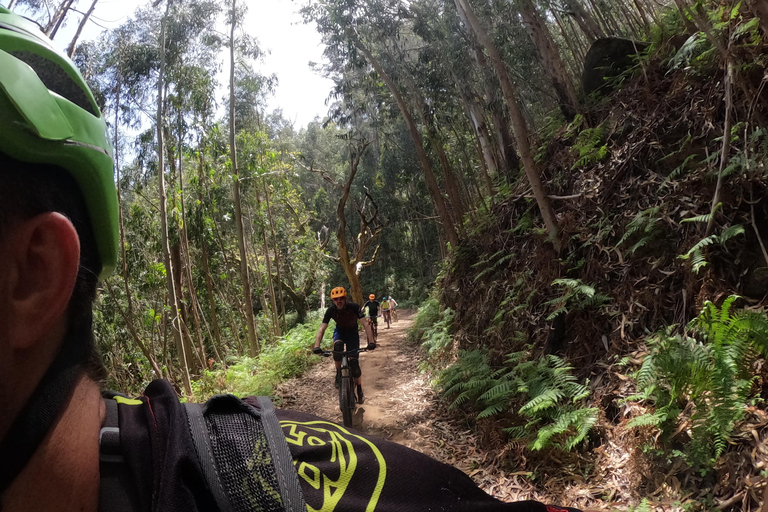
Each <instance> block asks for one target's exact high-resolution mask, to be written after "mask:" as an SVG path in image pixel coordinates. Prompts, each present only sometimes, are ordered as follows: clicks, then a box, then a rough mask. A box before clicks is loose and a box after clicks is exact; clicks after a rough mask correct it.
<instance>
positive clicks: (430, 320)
mask: <svg viewBox="0 0 768 512" xmlns="http://www.w3.org/2000/svg"><path fill="white" fill-rule="evenodd" d="M454 315H455V313H454V311H453V310H452V309H450V308H447V309H442V308H441V307H440V303H439V302H438V300H437V299H435V298H429V299H427V301H426V302H424V304H422V306H421V307H420V308H419V311H418V313H416V318H415V319H414V321H413V325H412V326H411V328H410V329H409V330H408V339H409V341H411V342H412V343H418V342H421V348H422V349H423V350H424V351H425V353H426V355H427V359H428V361H427V364H429V365H434V364H437V363H439V362H441V361H445V360H446V359H447V358H448V357H449V355H450V353H451V349H452V348H453V335H452V324H453V317H454Z"/></svg>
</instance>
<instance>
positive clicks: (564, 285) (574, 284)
mask: <svg viewBox="0 0 768 512" xmlns="http://www.w3.org/2000/svg"><path fill="white" fill-rule="evenodd" d="M552 285H553V286H557V287H559V288H560V289H561V291H562V295H560V296H559V297H556V298H554V299H551V300H548V301H547V302H545V304H548V305H553V306H554V311H552V313H550V314H549V316H547V320H548V321H549V320H553V319H554V318H555V317H556V316H558V315H559V314H561V313H567V312H568V311H570V310H583V309H589V308H599V307H600V306H603V305H604V304H606V303H608V302H610V301H611V297H609V296H608V295H604V294H602V293H599V292H597V291H596V290H595V287H594V286H592V285H589V284H586V283H583V282H582V281H581V279H555V280H554V281H552Z"/></svg>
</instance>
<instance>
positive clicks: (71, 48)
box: [67, 0, 99, 58]
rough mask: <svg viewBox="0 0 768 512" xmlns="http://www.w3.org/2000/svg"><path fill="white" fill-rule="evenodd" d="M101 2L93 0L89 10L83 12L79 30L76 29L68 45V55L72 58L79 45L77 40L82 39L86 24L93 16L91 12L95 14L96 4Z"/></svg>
mask: <svg viewBox="0 0 768 512" xmlns="http://www.w3.org/2000/svg"><path fill="white" fill-rule="evenodd" d="M97 3H99V0H93V1H92V2H91V6H90V7H89V8H88V10H87V11H85V13H84V14H83V17H82V18H80V23H78V25H77V30H75V35H74V36H72V41H71V42H70V43H69V46H67V55H69V57H70V58H72V55H73V54H74V53H75V48H76V47H77V40H78V39H80V35H81V34H82V33H83V29H84V28H85V25H86V24H87V23H88V20H89V19H90V18H91V14H93V11H94V10H95V9H96V4H97Z"/></svg>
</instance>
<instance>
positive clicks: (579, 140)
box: [571, 126, 608, 169]
mask: <svg viewBox="0 0 768 512" xmlns="http://www.w3.org/2000/svg"><path fill="white" fill-rule="evenodd" d="M604 137H605V131H604V130H603V128H602V126H598V127H597V128H586V129H584V130H582V131H581V132H579V134H578V135H577V136H576V140H575V141H574V143H573V146H572V147H571V152H572V153H573V154H574V155H576V163H574V164H573V166H572V167H571V169H578V168H579V167H584V166H586V165H590V164H594V163H597V162H600V161H601V160H605V158H607V157H608V146H607V145H606V144H604Z"/></svg>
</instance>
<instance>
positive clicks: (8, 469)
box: [0, 322, 91, 508]
mask: <svg viewBox="0 0 768 512" xmlns="http://www.w3.org/2000/svg"><path fill="white" fill-rule="evenodd" d="M90 329H91V323H90V322H83V324H82V325H81V326H80V327H79V328H77V329H74V330H70V331H69V332H68V333H67V335H66V336H65V338H64V342H63V343H62V346H61V350H60V351H59V353H58V354H57V355H56V358H55V359H54V360H53V363H52V364H51V366H50V367H49V368H48V371H47V372H46V373H45V375H43V378H42V380H41V381H40V383H39V384H38V385H37V388H36V389H35V391H34V392H33V393H32V396H31V397H30V399H29V401H28V402H27V403H26V404H25V405H24V408H23V409H22V410H21V413H20V414H19V415H18V417H17V418H16V419H15V420H14V422H13V424H12V425H11V428H10V429H9V430H8V432H7V434H6V435H5V439H3V440H2V441H0V460H1V461H3V463H2V464H0V508H2V501H1V498H2V494H3V493H4V492H5V491H6V489H7V488H8V487H9V486H10V485H11V483H12V482H13V481H14V479H15V478H16V477H17V476H18V475H19V473H21V471H22V470H23V469H24V467H25V466H26V465H27V463H29V460H30V459H31V458H32V456H33V455H34V453H35V452H36V451H37V449H38V447H39V446H40V444H41V443H42V442H43V439H44V438H45V436H46V434H48V432H49V431H50V430H51V428H52V427H53V425H54V422H55V420H56V419H57V417H58V416H59V412H61V410H62V409H63V408H64V405H65V404H66V403H67V400H68V399H69V397H70V395H71V393H72V390H73V389H74V387H75V383H76V382H77V378H78V376H79V375H80V374H81V373H82V367H83V363H84V362H85V361H86V359H87V357H88V352H87V348H86V343H84V342H83V339H84V336H85V337H87V336H88V335H89V333H90Z"/></svg>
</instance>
